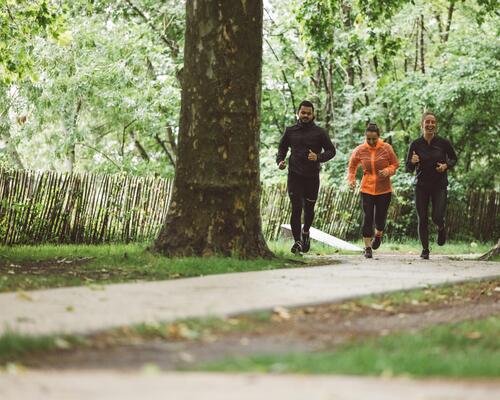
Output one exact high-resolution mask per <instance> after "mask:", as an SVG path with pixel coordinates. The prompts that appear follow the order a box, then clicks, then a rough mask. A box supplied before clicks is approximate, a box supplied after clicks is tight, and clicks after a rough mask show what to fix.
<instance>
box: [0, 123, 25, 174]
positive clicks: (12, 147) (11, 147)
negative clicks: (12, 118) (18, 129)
mask: <svg viewBox="0 0 500 400" xmlns="http://www.w3.org/2000/svg"><path fill="white" fill-rule="evenodd" d="M1 130H2V131H3V133H0V137H1V138H3V141H4V142H5V148H6V150H7V154H8V155H9V158H10V160H11V162H12V164H13V165H14V167H15V168H16V169H24V164H23V161H22V160H21V156H20V155H19V152H18V151H17V147H16V144H15V143H14V142H13V140H12V137H11V135H10V126H9V125H7V124H5V125H4V126H3V127H1Z"/></svg>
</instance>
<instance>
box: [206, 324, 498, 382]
mask: <svg viewBox="0 0 500 400" xmlns="http://www.w3.org/2000/svg"><path fill="white" fill-rule="evenodd" d="M499 331H500V318H499V317H491V318H488V319H486V320H481V321H473V322H463V323H459V324H450V325H443V326H437V327H432V328H429V329H425V330H423V331H421V332H419V333H411V334H410V333H405V334H399V335H390V336H386V337H380V338H375V339H370V340H367V341H364V342H352V343H350V344H347V345H344V346H342V347H340V348H339V349H338V350H336V351H332V352H318V353H294V354H293V353H292V354H288V355H283V356H273V355H260V356H254V357H248V358H239V359H232V360H226V361H223V362H219V363H214V364H207V365H205V366H202V367H201V369H203V370H208V371H238V372H243V371H245V372H287V373H307V374H356V375H410V376H419V377H425V376H447V377H499V376H500V362H499V361H498V360H500V341H499V340H498V332H499Z"/></svg>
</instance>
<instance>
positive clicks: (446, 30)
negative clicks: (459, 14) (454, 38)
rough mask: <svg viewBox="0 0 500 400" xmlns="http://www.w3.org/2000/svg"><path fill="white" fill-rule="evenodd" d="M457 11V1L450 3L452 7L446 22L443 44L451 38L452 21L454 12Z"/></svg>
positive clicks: (449, 9) (449, 8)
mask: <svg viewBox="0 0 500 400" xmlns="http://www.w3.org/2000/svg"><path fill="white" fill-rule="evenodd" d="M454 11H455V1H454V0H452V1H450V6H449V7H448V20H447V21H446V29H445V31H444V36H443V42H444V43H446V42H447V41H448V38H449V37H450V29H451V21H452V18H453V12H454Z"/></svg>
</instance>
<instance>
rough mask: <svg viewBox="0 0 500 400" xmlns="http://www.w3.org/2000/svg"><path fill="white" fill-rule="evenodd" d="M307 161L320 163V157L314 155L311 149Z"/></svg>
mask: <svg viewBox="0 0 500 400" xmlns="http://www.w3.org/2000/svg"><path fill="white" fill-rule="evenodd" d="M307 159H308V160H309V161H318V155H317V154H316V153H313V152H312V150H311V149H309V154H308V155H307Z"/></svg>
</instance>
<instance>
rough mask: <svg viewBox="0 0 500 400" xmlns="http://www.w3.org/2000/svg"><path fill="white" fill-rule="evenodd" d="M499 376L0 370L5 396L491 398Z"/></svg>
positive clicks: (77, 399)
mask: <svg viewBox="0 0 500 400" xmlns="http://www.w3.org/2000/svg"><path fill="white" fill-rule="evenodd" d="M498 398H500V381H490V382H488V381H486V380H483V381H481V380H479V381H477V380H466V381H457V380H436V379H430V380H410V379H404V378H397V379H388V378H371V377H352V376H303V375H272V374H271V375H255V374H219V373H217V374H210V373H189V374H188V373H158V374H125V373H116V372H102V371H100V372H92V371H78V372H72V371H67V372H59V371H58V372H28V373H21V374H19V375H6V374H3V375H2V374H0V399H2V400H20V399H22V400H40V399H44V400H88V399H92V400H101V399H109V400H114V399H120V400H136V399H148V400H156V399H158V400H159V399H162V400H163V399H172V400H282V399H283V400H285V399H286V400H367V399H369V400H401V399H404V400H438V399H439V400H493V399H498Z"/></svg>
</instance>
